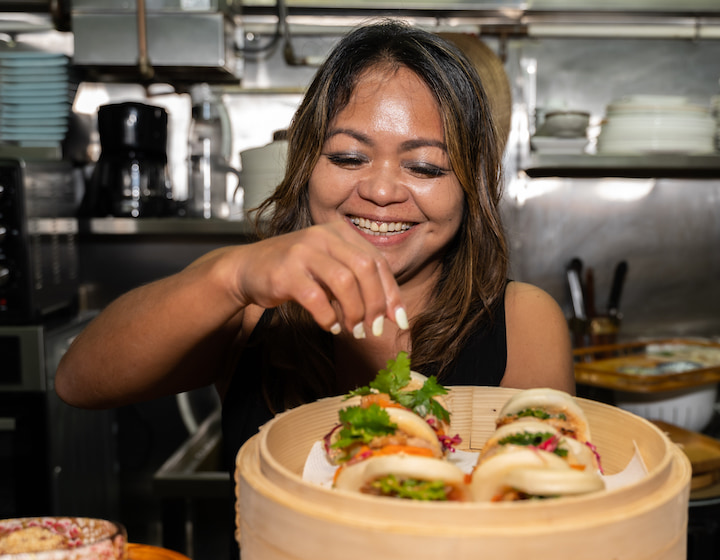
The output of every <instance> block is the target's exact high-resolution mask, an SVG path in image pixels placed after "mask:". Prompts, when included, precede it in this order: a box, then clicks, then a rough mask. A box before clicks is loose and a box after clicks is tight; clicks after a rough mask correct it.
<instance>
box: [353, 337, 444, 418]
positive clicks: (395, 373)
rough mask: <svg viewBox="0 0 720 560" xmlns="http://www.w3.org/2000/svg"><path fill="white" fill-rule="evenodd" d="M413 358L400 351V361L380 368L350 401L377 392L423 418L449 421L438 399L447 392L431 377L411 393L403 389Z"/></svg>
mask: <svg viewBox="0 0 720 560" xmlns="http://www.w3.org/2000/svg"><path fill="white" fill-rule="evenodd" d="M410 378H411V376H410V358H409V357H408V354H407V352H403V351H401V352H399V353H398V355H397V358H396V359H394V360H392V359H391V360H388V361H387V367H386V368H385V369H381V370H380V372H379V373H378V374H377V376H376V377H375V379H374V380H373V381H371V382H370V384H369V385H366V386H363V387H358V388H357V389H354V390H353V391H350V393H348V398H350V397H354V396H364V395H369V394H371V393H374V392H379V393H385V394H387V395H389V396H390V398H391V399H392V400H393V401H395V402H396V403H398V404H400V405H401V406H404V407H405V408H408V409H410V410H412V411H413V412H415V413H416V414H419V415H420V416H422V417H423V418H425V417H427V416H428V415H432V416H435V417H436V418H438V419H439V420H442V421H444V422H447V421H449V420H450V413H449V412H448V411H447V409H446V408H445V407H444V406H442V405H441V404H440V403H439V402H438V401H437V400H436V399H435V397H437V396H440V395H446V394H447V389H445V387H443V386H442V385H440V384H439V383H438V382H437V378H436V377H435V376H434V375H432V376H430V377H428V378H427V380H426V381H425V383H424V384H423V386H422V387H421V388H419V389H414V390H410V391H406V390H403V389H404V387H405V386H407V384H408V383H410Z"/></svg>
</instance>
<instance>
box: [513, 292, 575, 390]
mask: <svg viewBox="0 0 720 560" xmlns="http://www.w3.org/2000/svg"><path fill="white" fill-rule="evenodd" d="M505 315H506V324H507V343H508V364H507V370H506V373H505V377H504V378H503V383H502V384H503V386H506V387H519V388H526V387H533V386H536V387H538V386H539V387H555V388H557V389H561V390H565V391H568V392H573V391H574V379H573V374H572V347H571V344H570V331H569V328H568V325H567V319H566V318H565V315H564V314H563V311H562V309H561V308H560V305H559V304H558V303H557V301H556V300H555V299H554V298H553V297H552V296H551V295H550V294H549V293H548V292H546V291H545V290H543V289H541V288H539V287H537V286H533V285H532V284H526V283H524V282H510V283H509V284H508V287H507V291H506V294H505Z"/></svg>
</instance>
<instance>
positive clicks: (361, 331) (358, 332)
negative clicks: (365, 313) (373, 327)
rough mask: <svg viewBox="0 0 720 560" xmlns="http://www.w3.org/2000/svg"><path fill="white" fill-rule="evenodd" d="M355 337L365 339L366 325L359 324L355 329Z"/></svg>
mask: <svg viewBox="0 0 720 560" xmlns="http://www.w3.org/2000/svg"><path fill="white" fill-rule="evenodd" d="M353 336H354V337H355V338H365V325H363V324H362V323H358V324H357V325H355V326H354V327H353Z"/></svg>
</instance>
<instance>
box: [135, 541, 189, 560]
mask: <svg viewBox="0 0 720 560" xmlns="http://www.w3.org/2000/svg"><path fill="white" fill-rule="evenodd" d="M128 560H190V559H189V558H188V557H187V556H185V555H184V554H180V553H179V552H175V551H174V550H168V549H167V548H161V547H159V546H152V545H149V544H137V543H128Z"/></svg>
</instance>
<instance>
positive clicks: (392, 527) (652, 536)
mask: <svg viewBox="0 0 720 560" xmlns="http://www.w3.org/2000/svg"><path fill="white" fill-rule="evenodd" d="M515 392H517V390H515V389H504V388H496V387H453V388H450V394H449V396H448V403H449V405H450V408H451V410H452V421H453V428H452V431H453V433H459V434H460V436H461V437H462V438H463V447H464V448H465V449H468V450H471V451H479V450H480V449H481V448H482V446H483V444H484V443H485V441H486V440H487V439H488V437H489V435H490V434H491V433H492V432H493V431H494V430H495V424H494V422H495V419H496V417H497V414H498V411H499V410H500V408H501V407H502V405H503V404H504V403H505V402H506V401H507V399H508V398H509V397H510V396H512V394H514V393H515ZM577 401H578V402H579V404H580V405H581V407H582V408H583V410H584V411H585V413H586V415H587V417H588V420H589V423H590V428H591V431H592V441H593V443H594V444H595V445H596V446H597V448H598V451H599V453H600V455H601V457H602V462H603V467H604V470H605V473H606V474H614V473H618V472H620V471H622V470H623V469H625V467H626V466H627V465H628V463H629V462H630V460H631V459H632V457H633V456H634V455H635V453H636V452H637V453H638V454H639V455H640V457H641V458H642V460H643V462H644V464H645V466H646V468H647V471H648V472H647V475H646V476H644V477H642V478H641V479H639V480H636V481H634V482H632V483H630V484H629V485H628V486H625V487H623V488H616V489H612V490H604V491H601V492H596V493H594V494H588V495H585V496H576V497H569V498H560V499H553V500H538V501H530V502H506V503H494V504H493V503H426V502H423V503H417V502H412V501H409V500H398V499H391V498H379V497H373V496H365V495H360V494H355V493H349V492H345V491H340V490H333V489H330V488H326V487H324V486H320V485H318V484H314V483H310V482H308V481H305V480H303V479H302V471H303V466H304V463H305V460H306V458H307V456H308V454H309V452H310V449H311V447H312V445H313V444H314V443H315V442H316V441H319V440H320V439H322V437H323V435H325V434H326V433H327V432H328V431H329V430H330V428H331V427H332V426H333V425H334V424H335V423H336V422H337V413H338V410H339V409H340V408H343V407H345V406H347V404H348V403H347V401H345V400H343V398H342V397H334V398H329V399H323V400H320V401H317V402H315V403H312V404H308V405H304V406H301V407H298V408H296V409H292V410H289V411H287V412H284V413H282V414H280V415H278V416H276V417H275V418H274V419H273V420H271V421H270V422H268V423H267V424H266V425H264V426H263V427H262V428H261V429H260V432H259V433H258V434H257V435H256V436H254V437H253V438H251V439H250V440H248V442H247V443H246V444H245V445H244V446H243V447H242V448H241V449H240V451H239V453H238V455H237V459H236V467H237V468H236V474H235V482H236V493H237V520H236V521H237V533H236V537H237V540H238V543H239V545H240V549H241V552H242V558H243V560H317V559H318V558H340V557H342V558H344V559H348V560H355V559H357V560H367V558H372V559H373V560H397V559H408V560H410V559H412V560H437V558H453V559H456V560H466V559H467V560H470V559H473V560H474V559H476V558H478V557H480V556H479V555H481V556H482V557H483V558H503V559H504V560H513V559H518V560H520V559H522V560H526V559H527V558H530V557H531V558H534V559H541V560H542V559H548V560H549V559H552V560H557V558H558V557H564V556H569V555H572V556H573V557H579V558H582V559H584V560H608V559H609V558H612V559H614V560H651V559H652V560H655V559H657V560H677V559H684V558H685V557H686V548H687V521H688V502H689V492H690V478H691V467H690V462H689V461H688V459H687V457H686V456H685V454H684V453H683V452H682V451H681V450H680V449H679V448H678V447H677V446H676V445H675V444H673V443H672V442H671V441H670V439H669V438H668V437H667V436H666V435H665V434H664V433H663V432H662V431H661V430H659V429H658V428H657V427H656V426H655V425H653V424H652V423H650V422H648V421H647V420H645V419H643V418H640V417H638V416H635V415H633V414H631V413H630V412H627V411H624V410H621V409H619V408H616V407H613V406H609V405H605V404H602V403H599V402H595V401H591V400H587V399H580V398H578V399H577ZM563 551H565V552H563Z"/></svg>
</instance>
